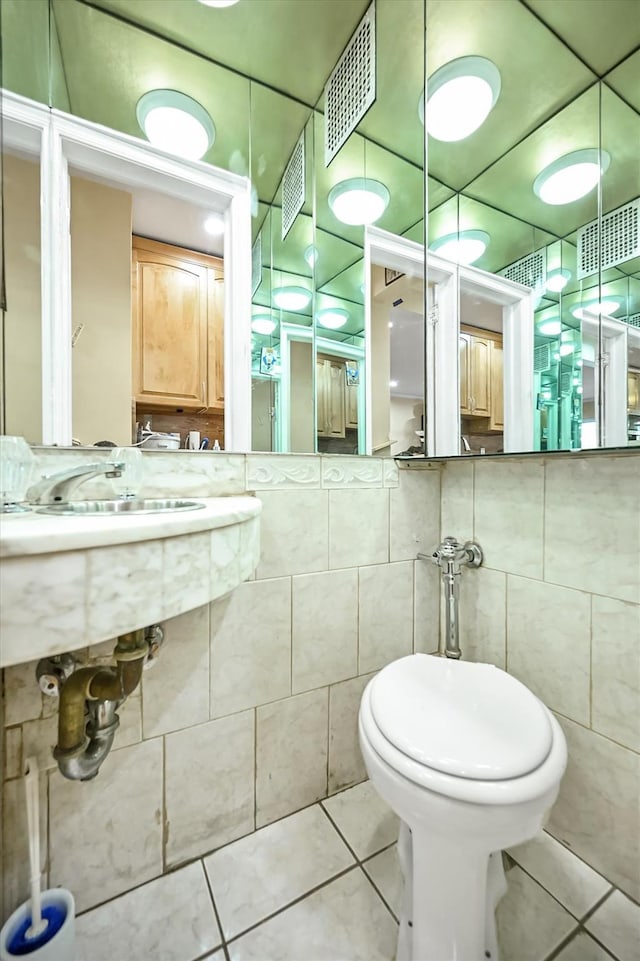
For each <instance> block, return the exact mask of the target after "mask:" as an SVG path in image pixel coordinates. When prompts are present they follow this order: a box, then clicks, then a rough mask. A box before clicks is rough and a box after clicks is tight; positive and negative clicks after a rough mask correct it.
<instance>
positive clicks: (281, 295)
mask: <svg viewBox="0 0 640 961" xmlns="http://www.w3.org/2000/svg"><path fill="white" fill-rule="evenodd" d="M310 301H311V292H310V291H309V290H307V289H306V287H275V288H274V290H273V302H274V304H275V305H276V307H278V308H279V309H280V310H304V308H305V307H307V306H308V305H309V303H310Z"/></svg>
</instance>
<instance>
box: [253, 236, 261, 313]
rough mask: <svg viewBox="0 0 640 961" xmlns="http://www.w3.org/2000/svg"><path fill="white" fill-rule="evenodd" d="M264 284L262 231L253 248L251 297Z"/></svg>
mask: <svg viewBox="0 0 640 961" xmlns="http://www.w3.org/2000/svg"><path fill="white" fill-rule="evenodd" d="M261 282H262V231H260V233H259V234H258V236H257V237H256V239H255V242H254V245H253V247H252V248H251V296H252V297H253V295H254V294H255V292H256V290H257V289H258V287H259V286H260V284H261Z"/></svg>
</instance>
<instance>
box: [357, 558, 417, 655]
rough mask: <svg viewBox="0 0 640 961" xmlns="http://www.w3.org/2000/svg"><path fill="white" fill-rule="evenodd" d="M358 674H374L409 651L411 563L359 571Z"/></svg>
mask: <svg viewBox="0 0 640 961" xmlns="http://www.w3.org/2000/svg"><path fill="white" fill-rule="evenodd" d="M359 581H360V587H359V608H360V637H359V655H358V673H359V674H367V673H369V672H370V671H376V670H378V669H379V668H381V667H384V665H385V664H388V663H389V662H390V661H394V660H396V658H398V657H403V656H404V655H406V654H411V653H412V651H413V562H412V561H400V562H399V563H397V564H385V565H379V566H376V567H362V568H360V572H359Z"/></svg>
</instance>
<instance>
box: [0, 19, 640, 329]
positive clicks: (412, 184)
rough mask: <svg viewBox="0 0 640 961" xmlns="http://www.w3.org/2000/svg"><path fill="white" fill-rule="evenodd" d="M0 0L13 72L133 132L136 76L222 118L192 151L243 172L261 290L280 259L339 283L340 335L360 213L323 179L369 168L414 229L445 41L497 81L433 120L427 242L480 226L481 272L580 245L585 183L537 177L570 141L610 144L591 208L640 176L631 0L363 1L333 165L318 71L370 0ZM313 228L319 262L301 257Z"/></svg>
mask: <svg viewBox="0 0 640 961" xmlns="http://www.w3.org/2000/svg"><path fill="white" fill-rule="evenodd" d="M0 3H1V9H2V28H3V51H2V52H3V62H4V67H3V70H4V78H3V82H4V85H5V86H6V87H8V88H9V89H12V90H15V91H17V92H18V93H22V94H24V95H25V96H28V97H31V98H33V99H37V100H41V101H43V102H50V103H53V105H54V106H58V107H61V108H62V109H66V110H71V112H73V113H75V114H77V115H79V116H82V117H85V118H88V119H90V120H93V121H96V122H98V123H101V124H104V125H106V126H108V127H113V128H115V129H118V130H122V131H125V132H126V133H129V134H132V135H134V136H140V130H139V128H138V126H137V122H136V117H135V107H136V103H137V100H138V99H139V97H140V96H141V95H142V94H143V93H144V92H146V91H147V90H149V89H153V88H156V87H170V88H174V89H179V90H181V91H184V92H185V93H187V94H190V95H191V96H193V97H194V98H195V99H197V100H199V101H200V102H201V103H202V104H203V105H204V106H205V107H206V109H207V110H208V111H209V112H210V114H211V116H212V117H213V119H214V123H215V126H216V131H217V136H216V141H215V143H214V146H213V147H212V149H211V150H210V151H209V153H208V154H207V156H206V157H205V158H204V159H205V160H206V161H207V162H210V163H213V164H216V165H219V166H221V167H225V168H227V169H232V170H234V171H236V172H238V173H241V174H246V175H247V176H250V177H251V180H252V183H253V185H254V186H255V189H256V192H257V197H258V200H259V204H258V205H257V211H256V217H255V219H254V231H253V233H254V238H255V237H256V236H257V235H258V233H259V232H261V235H262V251H263V272H262V277H263V283H262V285H261V287H260V288H259V290H258V292H257V293H256V297H255V301H256V303H259V304H266V305H268V304H269V302H270V294H271V289H272V287H274V286H277V285H278V284H279V283H281V282H283V281H282V278H294V279H295V278H296V277H297V279H298V281H299V282H304V283H306V284H307V285H309V286H311V284H312V283H313V282H314V281H315V289H316V290H317V291H318V292H319V294H318V296H320V295H323V296H324V297H325V298H326V297H334V298H341V299H344V300H345V301H348V302H349V309H350V311H351V313H352V317H351V319H350V323H349V326H348V328H347V329H346V330H345V331H344V332H343V334H344V335H346V334H355V333H357V332H358V330H359V329H360V325H361V322H362V309H361V307H362V294H361V291H360V284H361V282H362V281H361V279H360V278H361V275H362V264H361V257H362V253H361V252H362V244H363V230H362V228H355V227H346V226H345V225H344V224H341V223H340V222H339V221H337V220H336V218H335V217H334V216H333V214H332V213H331V211H330V209H329V207H328V203H327V195H328V192H329V190H330V189H331V187H332V186H333V185H334V184H335V183H337V182H338V181H340V180H342V179H344V178H346V177H349V176H365V175H366V176H368V177H374V178H375V179H378V180H381V181H382V182H384V183H385V184H386V185H387V187H388V188H389V190H390V192H391V203H390V205H389V207H388V209H387V211H386V212H385V213H384V215H383V216H382V218H381V219H380V220H379V221H378V224H377V225H378V226H380V227H383V228H384V229H387V230H390V231H392V232H394V233H398V234H402V235H406V236H408V237H410V238H411V239H417V240H422V239H423V211H424V169H423V168H424V163H423V158H424V153H425V132H424V127H423V126H422V124H421V122H420V119H419V116H418V101H419V98H420V94H421V91H422V87H423V81H424V75H425V62H426V64H427V75H431V74H433V72H434V71H435V70H436V69H437V68H438V67H439V66H441V65H442V64H444V63H447V62H448V61H450V60H451V59H453V58H456V57H460V56H465V55H468V54H474V55H479V56H484V57H488V58H489V59H491V60H492V61H493V62H494V63H495V64H496V66H497V67H498V69H499V71H500V74H501V80H502V89H501V94H500V97H499V99H498V102H497V103H496V105H495V107H494V109H493V110H492V112H491V113H490V114H489V116H488V118H487V119H486V121H485V123H484V124H483V125H482V127H480V129H479V130H477V131H476V132H475V133H474V134H472V135H471V136H470V137H468V138H467V139H466V140H462V141H460V142H458V143H443V142H439V141H436V140H434V139H433V138H427V143H426V147H427V150H428V164H427V166H428V171H429V175H430V176H429V177H428V181H427V184H428V186H427V206H428V208H429V210H430V218H429V241H430V242H431V241H433V240H434V239H436V237H437V236H440V235H441V234H442V233H443V232H452V231H454V230H456V229H458V227H459V228H460V229H465V228H467V227H474V228H476V229H483V230H486V231H487V232H488V233H489V234H490V237H491V243H490V245H489V247H488V248H487V251H486V253H485V255H484V256H483V257H482V258H481V259H480V260H479V261H478V262H477V266H479V267H483V268H486V269H489V270H494V271H497V270H501V269H503V268H504V267H506V266H507V265H509V264H510V263H513V262H514V261H515V260H518V259H519V258H521V257H522V256H524V255H526V254H527V253H530V252H531V251H533V250H536V249H538V248H539V247H540V246H542V245H545V244H550V243H551V242H553V241H556V240H557V241H559V240H560V239H563V238H566V241H567V242H566V244H564V245H563V247H562V249H563V251H564V256H565V258H569V259H573V260H575V231H576V229H577V228H578V227H580V226H581V225H583V224H585V223H587V222H589V221H590V220H593V219H595V218H596V216H597V213H598V200H599V198H598V194H597V191H593V192H592V193H591V194H590V195H588V196H587V197H586V198H584V199H583V200H581V201H578V202H576V203H573V204H567V205H563V206H558V207H551V206H549V205H547V204H544V203H542V202H541V201H540V200H538V198H537V197H536V196H535V194H534V193H533V189H532V183H533V180H534V179H535V176H536V175H537V173H538V172H539V171H540V170H541V169H542V168H543V167H544V166H545V165H546V164H548V163H549V162H551V161H552V160H554V159H556V158H557V157H559V156H562V155H563V154H565V153H567V152H569V151H571V150H574V149H579V148H582V147H597V146H598V145H599V144H600V143H602V146H603V148H604V149H606V150H607V151H608V153H609V154H610V155H611V164H610V167H609V169H608V171H607V173H606V174H605V176H604V177H603V180H602V192H601V198H600V202H601V206H602V210H603V211H605V212H606V211H607V210H611V209H614V208H616V207H618V206H619V205H620V204H623V203H626V202H627V201H629V200H631V199H633V198H634V197H637V196H639V195H640V51H639V48H640V0H526V2H521V0H455V2H452V0H426V3H425V2H424V0H376V36H377V69H376V82H377V91H376V93H377V97H376V102H375V103H374V104H373V106H372V107H371V108H370V110H369V111H368V112H367V114H366V115H365V117H364V118H363V119H362V120H361V122H360V124H359V125H358V128H357V130H356V132H355V133H354V134H352V135H351V137H350V138H349V140H348V141H347V143H346V144H345V145H344V146H343V148H342V149H341V150H340V152H339V153H338V155H337V156H336V158H335V159H334V160H333V162H332V163H331V164H330V166H329V167H325V163H324V130H323V127H324V115H323V106H324V104H323V89H324V85H325V82H326V80H327V78H328V76H329V74H330V73H331V70H332V69H333V67H334V65H335V63H336V61H337V60H338V58H339V56H340V54H341V52H342V50H343V48H344V46H345V44H346V43H347V41H348V40H349V38H350V36H351V34H352V32H353V30H354V28H355V27H356V26H357V24H358V23H359V21H360V18H361V17H362V15H363V13H364V12H365V10H366V9H367V8H368V6H369V3H368V0H240V2H239V3H237V4H236V5H235V6H233V7H230V8H226V9H221V10H216V9H212V8H210V7H206V6H203V5H202V4H200V3H198V2H197V0H93V2H85V0H51V7H50V11H51V19H50V18H49V12H50V11H49V7H48V4H47V0H0ZM425 17H426V37H427V42H426V49H425V42H424V38H425ZM49 20H50V23H51V27H52V31H51V37H50V43H49V38H48V25H49ZM48 68H49V69H48ZM303 129H304V130H305V146H306V151H307V193H306V202H305V206H304V208H303V211H302V213H301V214H300V215H299V216H298V218H297V220H296V222H295V224H294V226H293V228H292V229H291V231H290V232H289V234H288V236H287V237H286V239H285V240H284V241H283V240H282V238H281V213H280V190H279V188H280V182H281V178H282V174H283V171H284V169H285V167H286V164H287V162H288V160H289V158H290V156H291V153H292V151H293V148H294V146H295V144H296V142H297V140H298V137H299V136H300V133H301V131H302V130H303ZM312 241H313V243H314V244H315V246H316V247H317V248H318V250H319V252H320V256H319V259H318V262H317V265H316V269H315V278H313V277H312V272H311V270H310V269H309V268H308V265H307V264H306V261H305V260H304V256H303V254H304V250H305V249H306V247H307V246H308V245H309V243H311V242H312ZM559 249H560V248H559ZM272 275H273V276H272ZM630 276H634V277H635V280H637V279H638V278H640V262H639V261H638V260H636V261H632V262H628V263H626V264H623V265H621V267H620V268H619V269H618V270H615V271H610V272H608V273H607V278H609V279H610V280H611V281H612V282H619V283H620V284H623V285H626V286H625V289H626V291H627V296H628V298H629V304H630V305H633V304H635V308H633V309H635V311H637V310H638V309H640V304H638V294H637V287H638V286H639V285H638V283H636V282H635V280H634V284H631V283H630V281H629V277H630ZM593 282H594V281H593V280H588V281H586V282H585V284H583V285H582V286H585V285H586V284H589V285H591V284H592V283H593ZM579 287H580V285H577V286H576V285H575V284H574V289H578V288H579ZM625 303H626V301H625ZM625 309H626V308H625ZM630 309H631V308H630ZM285 319H294V317H290V318H285ZM309 321H310V311H309V315H308V316H307V317H306V318H305V319H303V322H309Z"/></svg>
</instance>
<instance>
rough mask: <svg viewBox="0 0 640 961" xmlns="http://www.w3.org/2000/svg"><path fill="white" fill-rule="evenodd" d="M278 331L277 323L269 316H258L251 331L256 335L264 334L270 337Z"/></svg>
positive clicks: (253, 321)
mask: <svg viewBox="0 0 640 961" xmlns="http://www.w3.org/2000/svg"><path fill="white" fill-rule="evenodd" d="M275 329H276V322H275V320H272V319H271V317H269V316H268V315H267V314H256V316H255V317H254V318H253V320H252V321H251V330H252V331H253V332H254V333H255V334H263V335H264V336H265V337H268V336H269V335H270V334H272V333H273V332H274V330H275Z"/></svg>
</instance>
